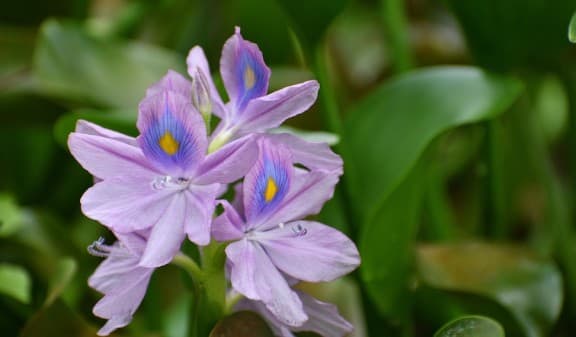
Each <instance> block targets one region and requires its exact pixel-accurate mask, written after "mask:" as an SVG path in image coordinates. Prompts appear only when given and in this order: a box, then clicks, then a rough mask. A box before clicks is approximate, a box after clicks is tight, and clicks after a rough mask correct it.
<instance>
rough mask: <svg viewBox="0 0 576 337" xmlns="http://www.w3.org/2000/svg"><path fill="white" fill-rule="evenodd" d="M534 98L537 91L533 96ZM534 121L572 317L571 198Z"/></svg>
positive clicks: (575, 290) (575, 301)
mask: <svg viewBox="0 0 576 337" xmlns="http://www.w3.org/2000/svg"><path fill="white" fill-rule="evenodd" d="M530 94H532V95H531V96H534V90H532V92H530ZM530 117H531V120H530V123H531V125H530V126H531V130H530V131H531V137H530V138H531V139H532V144H529V145H531V148H532V149H533V153H534V155H535V159H536V164H537V170H538V175H539V176H540V177H541V179H542V183H543V185H544V188H545V191H546V197H547V205H546V206H547V215H548V221H547V224H548V225H550V226H551V228H552V235H553V240H554V249H555V255H556V257H557V258H558V260H559V262H560V264H561V265H562V267H563V269H564V275H565V285H566V299H567V300H566V303H567V305H568V306H569V307H570V311H569V312H570V313H571V315H572V316H574V314H575V308H576V249H574V245H573V238H574V231H573V229H572V226H571V225H572V221H573V219H572V213H571V210H570V207H569V206H568V204H567V202H566V200H567V194H566V193H565V191H564V190H563V188H562V182H561V180H560V178H559V177H558V176H557V175H556V172H555V169H554V165H553V163H552V161H551V159H550V156H549V153H548V147H547V143H546V137H545V136H544V132H543V130H542V128H541V125H540V123H539V121H538V120H537V118H536V116H535V114H534V113H532V115H531V116H530Z"/></svg>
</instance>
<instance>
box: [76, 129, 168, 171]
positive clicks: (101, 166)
mask: <svg viewBox="0 0 576 337" xmlns="http://www.w3.org/2000/svg"><path fill="white" fill-rule="evenodd" d="M92 130H94V129H92ZM104 130H106V129H104V128H99V129H98V132H101V134H104V133H106V136H105V137H104V136H101V135H94V134H87V133H78V132H73V133H71V134H70V136H68V148H69V149H70V152H71V153H72V155H73V156H74V158H76V160H77V161H78V162H79V163H80V165H82V167H83V168H84V169H86V171H88V172H90V173H91V174H92V175H93V176H95V177H96V178H98V179H109V178H112V177H116V176H124V175H132V174H139V175H146V174H147V175H154V174H158V170H157V169H156V168H154V167H153V166H152V165H150V164H149V163H148V161H147V160H146V158H145V157H144V154H143V153H142V151H141V150H140V149H139V148H138V147H136V146H133V145H130V144H128V143H127V142H126V139H122V140H118V139H115V138H110V137H108V136H110V135H111V134H110V133H113V131H110V130H106V131H104ZM81 131H82V132H85V131H87V130H86V129H85V128H83V127H82V126H81ZM112 136H113V137H114V135H112Z"/></svg>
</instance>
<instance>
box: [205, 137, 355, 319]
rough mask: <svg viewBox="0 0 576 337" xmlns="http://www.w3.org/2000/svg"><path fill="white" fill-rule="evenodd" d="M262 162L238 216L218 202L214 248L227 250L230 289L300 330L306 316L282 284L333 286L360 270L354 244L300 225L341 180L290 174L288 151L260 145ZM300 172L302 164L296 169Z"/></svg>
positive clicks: (250, 177) (325, 174) (247, 182)
mask: <svg viewBox="0 0 576 337" xmlns="http://www.w3.org/2000/svg"><path fill="white" fill-rule="evenodd" d="M258 144H259V149H260V156H259V159H258V161H257V162H256V164H255V165H254V167H253V168H252V169H251V170H250V171H249V172H248V173H247V175H246V177H245V179H244V183H243V190H242V204H243V205H241V206H240V207H239V209H238V210H237V209H235V208H234V207H232V206H231V205H230V204H229V203H228V202H227V201H222V202H221V203H222V205H223V207H224V213H223V214H222V215H220V216H219V217H218V218H216V219H215V220H214V223H213V235H214V238H215V239H216V240H220V241H230V240H232V241H235V242H232V243H231V244H229V245H228V247H227V248H226V255H227V258H228V265H229V274H230V280H231V283H232V286H233V288H234V289H235V290H236V291H238V292H239V293H241V294H243V295H244V296H246V297H248V298H250V299H252V300H257V301H262V302H263V303H264V304H265V305H266V307H267V309H268V310H270V312H272V313H273V314H274V315H275V316H276V317H277V319H278V320H280V321H282V322H283V323H284V324H287V325H290V326H300V325H302V324H303V323H304V322H305V321H306V320H307V319H308V315H307V314H306V312H305V311H304V309H303V307H302V301H301V299H300V298H299V296H298V295H297V294H296V293H295V292H294V291H293V290H292V289H291V288H290V285H289V284H288V282H287V280H286V276H287V277H290V278H294V279H297V280H303V281H308V282H321V281H330V280H334V279H336V278H338V277H340V276H342V275H344V274H347V273H349V272H350V271H352V270H353V269H355V268H356V267H357V266H358V264H359V263H360V258H359V255H358V251H357V249H356V247H355V245H354V243H353V242H352V241H351V240H350V239H348V238H347V237H346V236H345V235H344V234H342V233H341V232H339V231H337V230H335V229H333V228H330V227H328V226H326V225H323V224H321V223H318V222H314V221H303V220H300V219H302V218H304V217H305V216H307V215H310V214H315V213H317V212H319V211H320V209H321V207H322V205H323V204H324V202H325V201H326V200H328V199H329V198H330V197H331V196H332V193H333V191H334V186H335V184H336V183H337V181H338V174H335V173H334V172H330V171H324V170H314V169H312V170H310V171H308V170H304V169H300V168H296V167H294V164H295V161H294V157H293V155H292V153H291V152H290V151H289V150H288V148H287V147H286V146H283V145H281V144H273V143H272V142H271V141H270V140H268V139H267V138H261V139H259V141H258ZM301 164H302V163H301Z"/></svg>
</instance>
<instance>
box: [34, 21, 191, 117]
mask: <svg viewBox="0 0 576 337" xmlns="http://www.w3.org/2000/svg"><path fill="white" fill-rule="evenodd" d="M184 66H185V63H184V60H183V59H182V60H181V59H179V58H178V57H177V56H176V54H173V53H171V52H169V51H166V50H163V49H160V48H158V47H154V46H151V45H146V44H142V43H138V42H121V41H104V40H100V39H97V38H94V37H92V36H90V35H89V34H88V33H87V32H85V31H84V30H83V29H82V28H81V27H80V26H78V25H74V24H68V23H61V22H58V21H55V20H49V21H47V22H45V23H44V24H43V25H42V28H41V30H40V37H39V40H38V45H37V50H36V55H35V64H34V71H35V74H36V76H37V77H38V79H39V82H40V85H41V88H42V89H43V91H45V92H47V93H50V94H53V95H55V96H58V97H63V98H66V99H76V100H84V101H88V102H92V103H95V104H98V105H101V106H109V107H126V108H131V109H135V108H136V107H137V105H138V102H139V101H140V100H141V99H142V98H143V97H144V94H145V92H146V88H147V87H148V86H150V85H151V84H152V83H154V82H156V81H158V80H160V78H161V77H162V76H164V75H165V74H166V72H167V71H168V70H169V69H175V70H177V71H180V72H183V68H184Z"/></svg>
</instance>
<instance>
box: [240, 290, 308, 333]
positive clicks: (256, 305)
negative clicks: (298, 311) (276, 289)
mask: <svg viewBox="0 0 576 337" xmlns="http://www.w3.org/2000/svg"><path fill="white" fill-rule="evenodd" d="M234 311H254V312H256V313H258V314H259V315H260V316H261V317H262V318H263V319H264V320H265V321H266V323H268V326H269V327H270V329H271V330H272V333H273V334H274V336H279V337H295V336H294V334H293V333H292V332H291V331H290V329H291V328H293V327H290V326H288V325H286V324H283V323H282V322H280V321H279V320H278V319H276V317H275V316H274V315H273V314H272V313H271V312H270V311H269V310H268V309H266V305H265V304H264V303H263V302H261V301H253V300H250V299H248V298H243V299H241V300H240V301H239V302H238V303H237V304H236V305H235V306H234ZM304 324H306V323H304Z"/></svg>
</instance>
